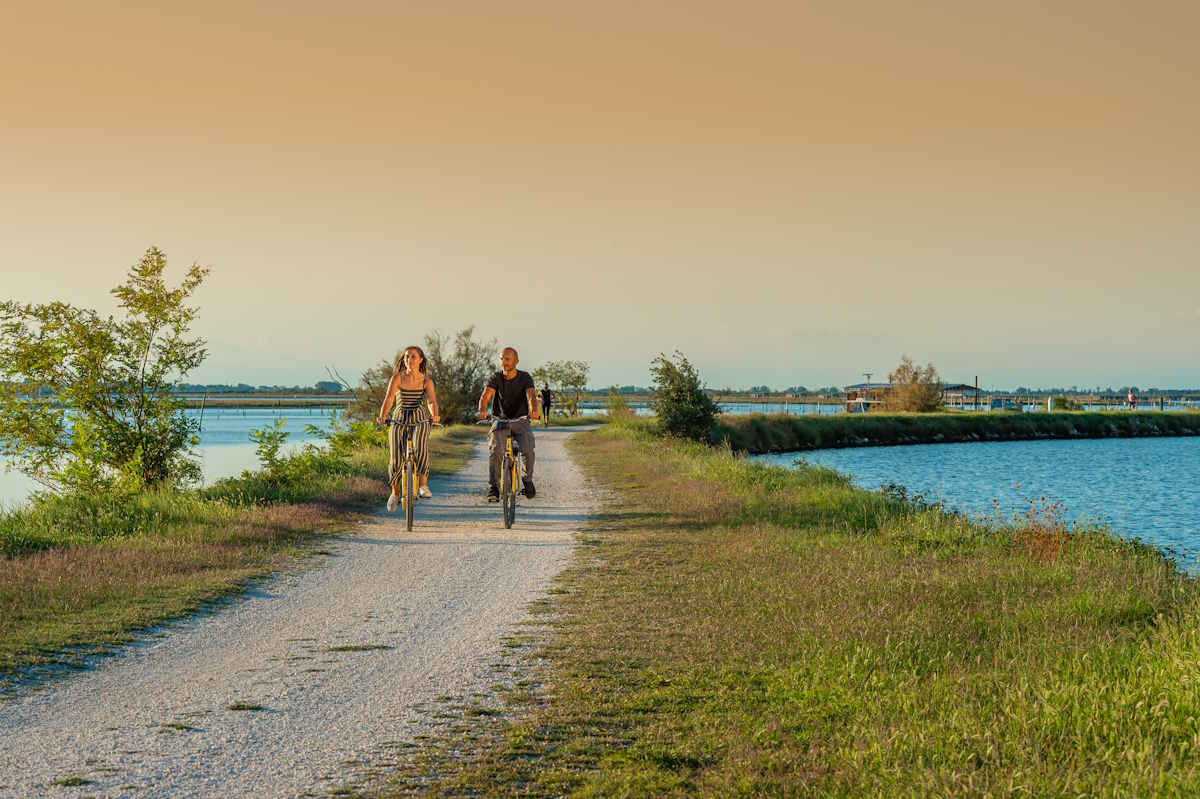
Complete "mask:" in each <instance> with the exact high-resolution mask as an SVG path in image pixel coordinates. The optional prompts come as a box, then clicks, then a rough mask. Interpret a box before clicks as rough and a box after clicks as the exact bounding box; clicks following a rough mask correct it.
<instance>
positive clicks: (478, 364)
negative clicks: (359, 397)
mask: <svg viewBox="0 0 1200 799" xmlns="http://www.w3.org/2000/svg"><path fill="white" fill-rule="evenodd" d="M425 355H426V357H427V358H429V375H430V376H431V377H432V378H433V380H434V382H435V383H436V384H437V399H438V412H439V413H440V414H441V417H442V420H443V421H445V422H448V423H449V422H469V421H471V420H472V419H474V418H475V409H476V407H477V405H478V403H479V395H480V394H482V393H483V386H484V384H485V383H487V379H488V377H489V376H491V374H492V373H493V372H495V371H496V370H497V369H498V368H499V367H498V366H497V358H498V357H499V355H500V345H499V344H498V343H497V341H496V340H495V339H490V340H488V341H476V340H475V326H474V325H472V326H470V327H465V328H463V329H462V330H460V331H458V333H456V334H455V335H454V338H453V339H451V338H450V337H449V336H443V335H441V334H440V333H438V332H437V331H436V330H435V331H434V332H433V333H430V334H429V335H428V336H426V337H425ZM381 399H382V398H381ZM376 409H378V405H376Z"/></svg>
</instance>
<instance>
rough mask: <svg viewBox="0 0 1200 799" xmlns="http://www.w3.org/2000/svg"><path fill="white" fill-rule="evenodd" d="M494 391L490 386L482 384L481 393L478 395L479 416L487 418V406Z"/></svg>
mask: <svg viewBox="0 0 1200 799" xmlns="http://www.w3.org/2000/svg"><path fill="white" fill-rule="evenodd" d="M495 393H496V391H495V389H493V388H492V387H491V386H484V387H483V393H482V394H480V395H479V418H480V419H486V418H487V408H488V405H490V404H491V402H492V396H493V395H494V394H495Z"/></svg>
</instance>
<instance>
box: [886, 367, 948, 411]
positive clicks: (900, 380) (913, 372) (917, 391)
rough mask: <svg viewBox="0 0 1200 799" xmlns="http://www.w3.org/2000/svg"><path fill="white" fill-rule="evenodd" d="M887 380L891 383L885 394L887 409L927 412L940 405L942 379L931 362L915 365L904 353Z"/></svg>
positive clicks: (934, 409)
mask: <svg viewBox="0 0 1200 799" xmlns="http://www.w3.org/2000/svg"><path fill="white" fill-rule="evenodd" d="M888 382H889V383H891V385H892V387H891V390H890V391H889V392H888V394H887V407H888V409H889V410H895V411H918V412H928V411H936V410H937V409H939V408H941V407H942V379H941V378H940V377H938V373H937V369H935V368H933V364H928V365H926V366H925V367H924V368H922V367H920V366H915V365H913V362H912V358H909V357H908V356H907V355H905V356H903V357H901V358H900V365H899V366H897V367H896V371H894V372H892V373H890V374H889V375H888Z"/></svg>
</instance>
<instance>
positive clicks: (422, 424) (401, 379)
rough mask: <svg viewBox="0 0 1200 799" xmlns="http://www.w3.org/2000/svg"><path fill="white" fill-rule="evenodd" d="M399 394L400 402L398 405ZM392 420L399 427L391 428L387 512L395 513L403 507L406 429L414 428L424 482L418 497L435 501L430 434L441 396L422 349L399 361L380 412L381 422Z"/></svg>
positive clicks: (411, 350) (409, 351) (410, 350)
mask: <svg viewBox="0 0 1200 799" xmlns="http://www.w3.org/2000/svg"><path fill="white" fill-rule="evenodd" d="M397 392H399V394H400V401H399V402H394V400H395V399H396V393H397ZM389 410H390V411H391V416H390V417H389V415H388V411H389ZM389 419H390V421H392V422H394V423H395V424H391V425H389V427H388V482H389V483H391V484H392V494H391V496H389V497H388V501H387V509H388V510H389V511H395V510H396V507H397V506H398V505H399V503H400V479H401V476H402V473H403V469H404V444H405V436H406V432H407V431H406V427H409V426H411V427H412V428H413V456H414V457H415V458H416V461H417V476H418V477H419V478H420V480H421V488H420V490H419V491H418V494H417V495H418V496H421V497H425V498H426V499H429V498H432V497H433V493H432V492H431V491H430V490H429V430H430V429H431V428H432V426H433V425H434V424H437V423H438V421H439V420H438V406H437V394H436V393H435V392H434V389H433V381H432V380H430V379H429V375H428V374H426V365H425V353H424V351H423V350H422V349H421V348H420V347H416V346H413V347H406V348H405V349H404V352H403V353H402V354H401V355H400V357H399V358H397V359H396V365H395V368H394V369H393V370H392V379H391V381H389V382H388V387H387V394H385V395H384V397H383V405H381V406H380V408H379V419H378V422H379V423H380V424H386V423H387V422H388V421H389Z"/></svg>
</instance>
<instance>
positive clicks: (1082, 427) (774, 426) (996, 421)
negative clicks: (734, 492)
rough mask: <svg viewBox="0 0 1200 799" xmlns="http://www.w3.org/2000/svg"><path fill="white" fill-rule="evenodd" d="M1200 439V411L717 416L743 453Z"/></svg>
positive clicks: (726, 437)
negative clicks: (1060, 440)
mask: <svg viewBox="0 0 1200 799" xmlns="http://www.w3.org/2000/svg"><path fill="white" fill-rule="evenodd" d="M1194 435H1200V413H1186V412H1170V413H1156V412H1145V413H1130V412H1126V411H1105V412H1097V411H1087V412H1056V413H1012V412H1004V411H995V412H992V413H961V412H946V413H866V414H851V413H847V414H837V415H836V416H784V415H782V414H772V415H769V416H768V415H764V414H753V415H750V416H729V415H722V416H720V417H718V422H717V429H716V437H717V439H718V440H722V441H728V442H729V443H730V445H731V446H732V447H733V448H734V449H735V450H738V451H741V452H751V453H760V452H793V451H799V450H807V449H823V448H831V447H855V446H866V445H893V444H929V443H941V442H968V441H1017V440H1028V439H1043V438H1118V437H1119V438H1129V437H1138V436H1194Z"/></svg>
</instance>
